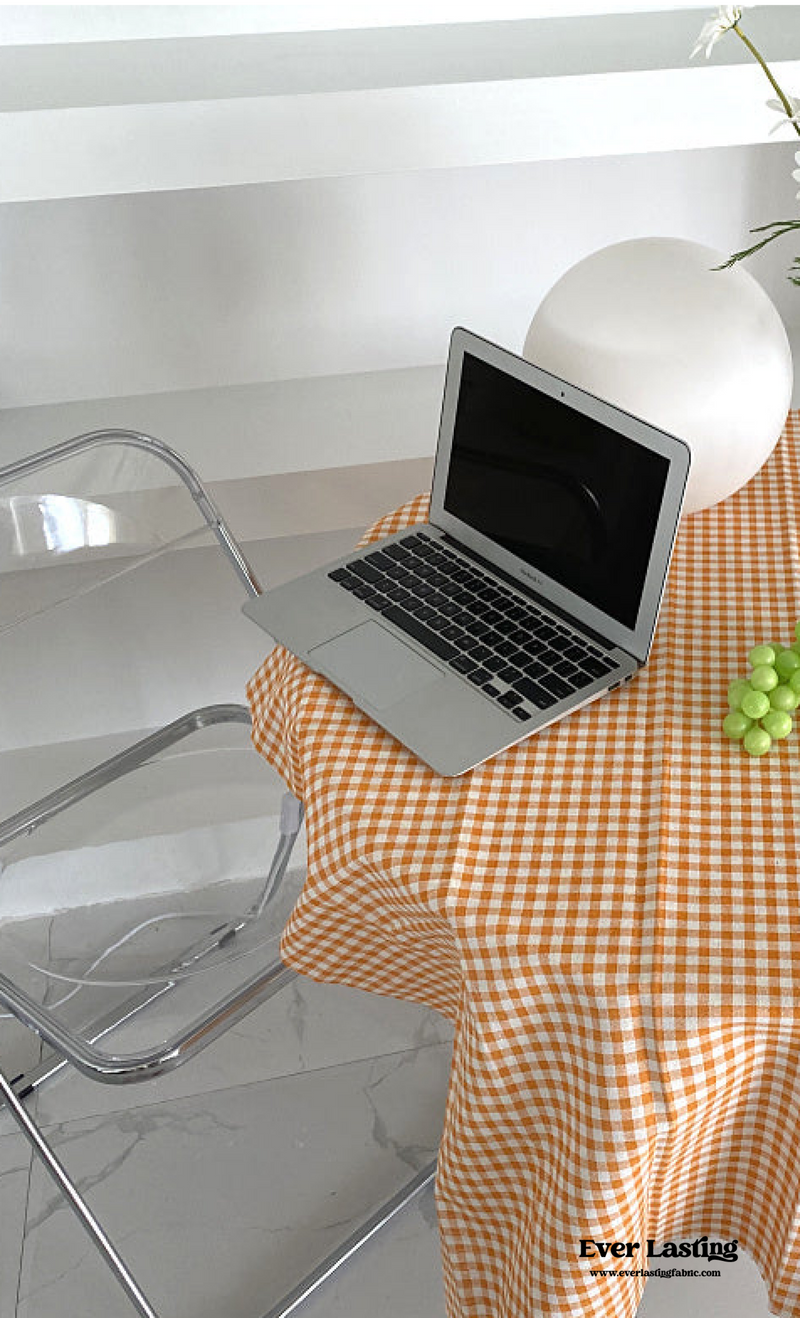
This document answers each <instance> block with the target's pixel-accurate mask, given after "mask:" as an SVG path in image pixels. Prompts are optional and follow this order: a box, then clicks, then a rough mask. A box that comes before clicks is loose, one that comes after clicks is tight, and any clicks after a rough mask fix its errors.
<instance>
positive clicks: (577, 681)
mask: <svg viewBox="0 0 800 1318" xmlns="http://www.w3.org/2000/svg"><path fill="white" fill-rule="evenodd" d="M594 680H595V679H594V678H593V677H592V675H591V673H578V675H577V677H573V678H572V685H573V686H574V687H575V688H576V689H577V690H578V691H580V689H581V687H584V686H588V685H589V683H590V682H594Z"/></svg>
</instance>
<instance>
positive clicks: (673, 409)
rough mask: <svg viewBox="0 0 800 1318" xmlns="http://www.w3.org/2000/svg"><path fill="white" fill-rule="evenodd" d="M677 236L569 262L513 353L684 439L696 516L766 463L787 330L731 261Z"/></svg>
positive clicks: (782, 380)
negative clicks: (689, 458)
mask: <svg viewBox="0 0 800 1318" xmlns="http://www.w3.org/2000/svg"><path fill="white" fill-rule="evenodd" d="M724 259H725V257H724V255H723V254H722V253H720V252H716V251H714V249H713V248H711V247H704V246H702V245H701V244H700V243H694V242H689V241H687V240H686V239H683V238H633V239H630V240H628V241H627V242H621V243H614V244H612V246H610V247H603V248H601V249H600V251H597V252H593V253H592V254H591V255H590V256H587V257H585V258H584V259H583V260H582V261H579V262H578V264H577V265H575V266H573V267H572V269H570V270H568V271H567V272H566V274H564V275H562V277H561V278H560V279H559V280H558V282H557V283H556V284H555V285H554V286H553V288H552V289H551V290H550V292H549V293H548V294H547V295H546V297H545V298H544V300H543V302H542V304H541V306H540V307H539V309H538V311H537V312H536V315H535V316H534V318H533V321H532V322H531V327H530V329H529V331H528V335H527V338H526V339H525V346H524V348H523V355H524V356H525V357H526V358H527V359H528V360H529V361H532V362H534V363H535V364H536V365H538V366H543V367H544V368H545V369H546V370H548V371H552V372H553V373H554V374H555V375H559V376H561V377H563V379H565V380H568V381H569V382H570V383H571V384H576V385H578V386H579V387H580V388H583V389H586V390H588V391H589V392H590V393H593V394H597V395H598V396H599V397H600V398H605V399H607V400H608V401H609V402H611V403H614V404H616V406H617V407H622V408H624V409H625V411H627V412H632V413H633V414H634V415H635V416H639V417H642V418H643V419H644V420H646V421H649V422H650V423H651V424H652V425H655V426H658V427H659V428H660V429H662V430H666V431H668V432H669V433H670V434H673V435H677V436H678V437H679V438H680V439H683V440H685V441H686V442H687V443H688V444H689V445H690V446H691V449H692V467H691V471H690V475H689V486H688V490H687V494H686V503H685V505H684V508H685V511H686V512H697V511H698V510H699V509H701V508H708V507H710V505H711V504H715V503H719V502H720V500H721V499H726V498H727V497H728V496H729V495H730V494H733V493H734V492H735V491H736V490H738V489H740V488H741V486H742V485H744V484H745V483H746V482H747V481H748V480H750V477H751V476H754V475H755V473H756V472H757V471H758V470H759V468H760V467H761V466H762V465H763V464H764V462H766V460H767V458H768V457H769V455H770V453H771V452H772V450H773V448H774V447H775V444H776V443H777V441H778V438H779V436H780V434H781V431H782V429H783V426H784V424H785V422H786V415H787V412H788V410H789V405H790V402H791V396H792V380H793V372H792V355H791V350H790V348H789V341H788V339H787V337H786V330H785V329H784V326H783V322H782V321H781V318H780V316H779V315H778V312H777V311H776V309H775V306H774V305H773V303H772V302H771V301H770V299H769V297H768V296H767V294H766V293H765V292H764V289H763V288H762V287H761V285H760V284H759V283H758V282H757V281H756V280H755V279H754V278H753V276H752V275H751V274H750V273H749V271H747V270H745V269H744V268H743V267H742V266H741V265H737V266H734V267H732V268H731V269H730V270H715V269H714V268H713V267H714V266H718V265H719V264H720V263H721V262H722V261H723V260H724Z"/></svg>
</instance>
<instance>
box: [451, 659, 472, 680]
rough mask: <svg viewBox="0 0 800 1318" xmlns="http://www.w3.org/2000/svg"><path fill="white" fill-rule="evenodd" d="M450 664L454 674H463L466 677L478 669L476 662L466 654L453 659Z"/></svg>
mask: <svg viewBox="0 0 800 1318" xmlns="http://www.w3.org/2000/svg"><path fill="white" fill-rule="evenodd" d="M449 663H450V667H451V668H452V670H453V672H454V673H463V674H464V676H465V677H466V675H467V674H468V673H471V672H473V671H474V670H476V669H477V667H478V665H477V664H476V663H475V660H474V659H470V657H469V655H466V654H458V655H456V657H455V659H451V660H450V661H449Z"/></svg>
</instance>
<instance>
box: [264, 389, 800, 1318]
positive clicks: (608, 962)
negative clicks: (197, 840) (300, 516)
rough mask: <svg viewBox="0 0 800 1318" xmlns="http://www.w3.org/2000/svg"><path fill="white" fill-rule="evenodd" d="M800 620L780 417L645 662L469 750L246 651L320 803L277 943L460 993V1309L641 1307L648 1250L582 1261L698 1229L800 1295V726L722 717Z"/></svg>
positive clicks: (712, 523) (679, 574) (451, 1174)
mask: <svg viewBox="0 0 800 1318" xmlns="http://www.w3.org/2000/svg"><path fill="white" fill-rule="evenodd" d="M426 509H427V499H426V498H419V499H417V500H415V501H414V502H412V503H410V504H408V505H407V506H405V507H404V508H401V509H400V510H399V511H398V512H396V513H394V514H393V515H392V516H390V517H387V518H385V519H384V520H383V521H381V522H380V523H379V524H378V525H377V526H375V527H374V528H373V529H372V531H371V532H370V533H369V534H368V535H367V537H366V538H365V542H366V541H374V540H378V539H380V538H381V537H382V536H383V535H385V534H388V533H390V532H393V531H396V530H399V529H400V528H402V527H403V526H405V525H407V524H410V523H413V522H414V521H417V520H420V519H424V517H425V513H426ZM798 618H800V414H791V415H790V417H789V419H788V422H787V427H786V429H785V431H784V434H783V436H782V438H781V440H780V441H779V444H778V446H777V448H776V449H775V451H774V453H773V455H772V457H771V458H770V460H769V462H768V463H767V465H766V466H765V467H764V468H762V470H761V472H760V473H759V474H758V475H757V476H756V477H755V478H754V479H753V480H751V481H750V482H749V483H748V484H747V485H746V486H745V487H744V488H743V489H742V490H741V491H739V493H738V494H736V495H735V496H733V497H731V498H729V499H727V500H725V501H724V502H723V503H722V504H719V505H717V506H716V507H714V508H711V509H708V510H706V511H705V512H703V513H698V514H695V515H693V516H691V517H687V518H686V519H684V522H683V525H682V527H681V530H680V532H679V536H678V541H677V545H676V550H675V555H674V558H673V564H672V568H671V572H670V578H669V582H668V586H667V591H666V595H665V599H664V603H663V607H662V611H661V617H660V621H659V626H658V630H657V633H656V641H655V645H654V647H653V652H652V656H651V659H650V662H649V664H648V665H647V667H646V668H645V669H644V670H643V671H642V672H641V674H640V675H639V676H637V678H636V679H635V680H634V681H633V682H632V683H630V684H629V685H628V686H626V687H624V688H623V689H621V690H620V691H618V692H615V693H613V694H612V695H610V696H607V697H605V698H604V699H603V700H602V701H599V702H598V703H596V704H594V705H591V706H589V707H587V708H586V709H585V710H582V711H579V712H578V713H576V714H574V715H572V716H571V717H570V718H568V719H566V720H564V721H562V722H560V723H558V724H556V725H555V726H553V727H552V728H549V729H547V730H546V731H544V732H542V733H540V734H538V735H537V736H534V737H532V738H530V739H529V740H527V741H524V742H522V743H521V744H520V745H519V746H517V747H515V748H513V749H512V750H510V751H507V752H505V753H504V754H502V755H500V756H498V757H497V758H496V759H494V760H492V761H491V762H490V763H488V764H485V765H482V766H480V767H478V768H477V769H475V770H473V771H472V772H471V773H469V774H467V775H465V776H464V777H462V778H456V779H444V778H440V777H438V776H437V775H436V774H434V773H433V772H432V771H431V770H430V769H428V768H427V767H426V766H425V765H423V764H422V763H420V762H419V761H418V760H417V759H416V758H415V757H414V756H413V755H412V754H411V753H410V752H408V751H406V750H404V749H403V748H402V747H401V746H400V745H399V744H398V743H397V742H396V741H395V740H394V739H393V738H392V737H390V736H389V735H388V734H386V733H385V732H383V731H381V729H379V728H378V727H376V725H375V724H373V723H372V722H371V721H370V719H369V718H367V717H366V715H364V714H362V713H361V712H359V711H358V710H357V709H356V708H355V707H354V705H353V704H352V703H351V702H350V701H349V699H348V698H347V697H346V696H344V695H342V694H340V693H339V692H338V691H337V690H336V689H335V688H334V687H333V686H332V685H330V684H329V683H328V682H327V681H326V680H325V679H323V678H321V677H318V676H316V675H314V674H312V673H310V672H309V670H308V669H307V668H305V667H304V666H303V665H302V664H301V663H300V662H299V661H298V660H296V659H294V658H293V657H292V656H291V655H289V654H287V653H286V652H285V651H284V650H282V649H281V648H277V649H275V650H274V651H273V652H272V653H271V654H270V655H269V656H268V658H267V659H266V661H265V663H264V664H263V666H262V667H261V668H260V670H259V671H258V673H257V674H256V675H255V677H254V678H253V679H252V682H251V684H250V686H249V688H248V694H249V698H250V702H251V706H252V710H253V715H254V729H253V737H254V742H255V745H256V746H257V748H258V749H259V750H260V751H261V752H262V754H264V755H265V756H266V757H267V759H269V760H270V761H271V762H272V763H273V764H274V765H275V766H276V767H277V769H278V770H279V771H280V772H281V773H282V775H283V776H284V778H285V780H286V782H287V783H288V785H289V786H290V787H291V789H292V790H293V791H294V792H295V793H296V794H297V795H298V796H300V797H301V798H302V800H303V801H304V802H305V805H306V810H307V815H306V820H307V832H308V878H307V882H306V884H305V887H304V890H303V893H302V895H301V897H300V899H299V901H298V903H297V906H296V908H295V910H294V913H293V914H292V916H291V918H290V920H289V923H288V925H287V927H286V930H285V933H284V938H283V945H282V950H283V956H284V958H285V960H286V961H287V962H288V963H289V964H291V965H292V966H294V967H295V968H296V969H298V970H300V971H302V972H304V973H305V974H307V975H310V976H311V977H312V978H314V979H320V980H327V981H335V982H340V983H344V984H350V985H355V986H357V987H359V988H363V989H369V990H373V991H376V992H378V993H386V994H391V995H394V996H396V997H399V998H407V999H413V1000H415V1001H419V1002H423V1003H427V1004H429V1005H430V1006H432V1007H435V1008H438V1009H439V1010H440V1011H442V1012H444V1013H445V1014H446V1015H447V1016H449V1017H450V1018H451V1019H452V1021H454V1022H455V1027H456V1032H455V1048H454V1057H453V1066H452V1080H451V1087H450V1092H449V1096H448V1103H447V1110H446V1117H445V1128H444V1135H443V1140H442V1146H441V1153H440V1159H439V1170H438V1177H437V1204H438V1211H439V1217H440V1223H441V1235H442V1248H443V1261H444V1270H445V1288H446V1295H447V1303H448V1312H449V1314H450V1315H451V1318H467V1316H469V1318H477V1316H478V1315H480V1316H481V1318H484V1316H488V1315H491V1318H534V1316H536V1315H559V1316H560V1315H575V1314H581V1315H582V1316H588V1315H598V1316H599V1315H603V1316H607V1315H608V1316H610V1315H613V1316H614V1318H629V1316H630V1315H633V1314H634V1313H635V1311H636V1307H637V1303H638V1301H639V1299H640V1296H641V1292H642V1289H643V1287H644V1284H645V1282H644V1279H643V1278H641V1277H622V1276H611V1277H606V1278H600V1277H593V1276H591V1275H590V1268H596V1267H597V1266H600V1267H606V1268H616V1269H620V1270H621V1269H630V1268H634V1269H635V1268H645V1267H647V1266H648V1262H649V1266H650V1267H658V1266H670V1265H677V1266H684V1267H697V1268H705V1267H720V1268H729V1267H735V1266H736V1265H735V1263H726V1262H721V1263H720V1262H716V1261H708V1262H707V1261H705V1260H703V1259H702V1258H701V1259H700V1260H699V1261H698V1260H696V1259H694V1258H690V1259H688V1260H687V1259H685V1258H662V1259H660V1260H656V1259H653V1260H650V1261H648V1260H647V1259H646V1258H644V1257H643V1255H644V1252H645V1248H646V1246H645V1242H646V1241H647V1240H648V1239H653V1240H656V1241H666V1240H671V1241H683V1240H694V1239H696V1238H697V1237H699V1236H701V1235H707V1236H708V1237H709V1238H710V1239H714V1240H717V1239H718V1240H720V1241H725V1242H727V1241H729V1240H733V1239H736V1240H738V1242H739V1247H740V1248H741V1249H746V1250H747V1251H748V1252H749V1253H750V1254H751V1256H752V1257H753V1258H754V1259H755V1261H756V1262H757V1264H758V1266H759V1268H760V1269H761V1272H762V1275H763V1277H764V1279H765V1282H766V1284H767V1288H768V1292H769V1297H770V1301H771V1306H772V1307H773V1308H774V1310H775V1311H776V1312H779V1313H782V1314H793V1315H800V1158H798V1156H797V1148H798V1142H800V1077H799V1076H798V1071H799V1070H800V892H798V887H799V886H800V884H799V882H798V864H797V857H798V840H799V839H798V821H797V817H796V816H797V810H796V801H797V799H798V793H800V763H799V758H800V750H799V748H800V726H798V728H797V729H795V731H794V732H793V733H792V735H791V736H790V738H789V739H788V740H787V741H785V742H782V743H780V744H777V745H775V746H773V749H772V751H771V752H770V753H769V755H767V756H766V757H764V758H762V759H751V758H750V757H749V756H748V755H747V754H746V753H745V752H744V750H743V749H742V747H741V745H740V744H738V743H737V744H734V743H731V742H728V741H727V740H726V739H725V738H724V737H723V735H722V733H721V721H722V718H723V716H724V714H725V713H726V712H727V706H726V688H727V684H728V682H729V681H730V680H731V679H732V678H734V677H737V676H740V675H742V674H743V673H744V672H745V671H746V666H747V665H746V656H747V652H748V650H749V649H750V647H751V646H752V645H754V644H756V643H758V642H762V641H765V640H771V639H774V640H780V641H782V642H784V643H785V644H788V643H789V641H790V640H791V639H792V635H793V626H794V623H795V621H796V620H797V619H798ZM799 723H800V721H799ZM581 1239H593V1240H600V1241H606V1242H607V1241H624V1242H628V1241H631V1242H640V1244H641V1250H640V1252H639V1255H638V1256H637V1257H635V1258H633V1259H631V1258H623V1259H613V1258H611V1257H609V1258H606V1259H598V1258H595V1259H591V1260H590V1259H587V1258H581V1257H579V1252H580V1241H581Z"/></svg>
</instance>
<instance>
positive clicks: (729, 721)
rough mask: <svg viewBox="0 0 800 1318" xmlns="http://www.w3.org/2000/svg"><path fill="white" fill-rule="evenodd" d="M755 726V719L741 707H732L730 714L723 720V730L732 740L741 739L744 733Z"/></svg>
mask: <svg viewBox="0 0 800 1318" xmlns="http://www.w3.org/2000/svg"><path fill="white" fill-rule="evenodd" d="M752 726H753V720H752V719H751V718H748V717H747V715H746V714H743V713H742V711H741V710H740V709H732V710H731V712H730V714H728V715H727V717H726V718H725V719H724V720H723V723H722V731H723V732H724V733H725V736H726V737H730V739H731V741H741V739H742V737H743V736H744V734H745V733H746V732H747V731H749V729H750V728H752Z"/></svg>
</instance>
